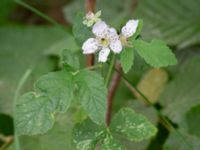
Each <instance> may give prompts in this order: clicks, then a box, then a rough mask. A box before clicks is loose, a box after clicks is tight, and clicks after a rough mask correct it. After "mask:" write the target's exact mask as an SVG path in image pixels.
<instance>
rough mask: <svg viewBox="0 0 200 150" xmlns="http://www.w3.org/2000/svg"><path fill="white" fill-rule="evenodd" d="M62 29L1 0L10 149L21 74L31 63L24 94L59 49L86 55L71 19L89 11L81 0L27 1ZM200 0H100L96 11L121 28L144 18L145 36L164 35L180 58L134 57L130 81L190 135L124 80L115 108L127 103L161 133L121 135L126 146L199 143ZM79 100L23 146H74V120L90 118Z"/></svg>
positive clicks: (3, 141) (5, 142) (2, 78)
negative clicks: (164, 64)
mask: <svg viewBox="0 0 200 150" xmlns="http://www.w3.org/2000/svg"><path fill="white" fill-rule="evenodd" d="M24 2H26V3H27V4H28V5H31V6H33V7H34V8H36V9H38V10H40V11H41V12H43V13H45V14H46V15H48V16H50V17H51V18H53V19H55V20H56V21H57V22H58V23H60V24H62V25H63V26H64V29H63V28H62V29H61V28H59V27H55V26H53V25H52V24H51V23H49V22H48V21H46V20H45V19H43V18H41V17H40V16H38V15H37V14H35V13H33V12H31V11H30V10H28V9H26V8H24V7H22V6H20V5H18V4H17V3H15V2H14V1H13V0H1V1H0V149H6V148H7V149H10V150H11V149H14V148H13V144H12V143H13V99H14V97H15V95H16V88H17V86H18V83H19V80H20V78H21V77H22V76H23V74H24V73H25V72H26V71H27V70H28V69H30V70H31V75H30V76H29V77H28V81H27V82H26V84H25V85H24V86H23V89H22V90H21V93H24V92H25V91H28V90H30V89H31V88H32V85H33V83H34V81H35V80H36V79H37V78H38V77H39V76H40V75H42V74H45V73H47V72H49V71H54V70H58V69H59V68H60V59H59V53H60V51H61V50H63V49H69V50H71V51H74V52H76V53H77V55H79V56H80V60H81V61H82V63H81V64H82V65H83V66H84V62H85V58H84V56H83V55H82V54H81V50H80V48H79V46H78V44H77V43H76V42H75V40H74V38H73V36H72V32H71V26H72V24H73V22H74V18H75V15H76V13H77V12H78V11H84V10H85V7H84V1H83V0H56V1H55V0H24ZM199 6H200V0H123V1H122V0H109V1H108V0H97V6H96V10H102V12H103V18H104V19H105V20H106V21H108V22H109V24H111V25H112V26H114V27H116V28H118V29H119V28H120V27H121V26H122V25H123V24H124V22H125V21H126V20H127V19H129V18H141V19H143V21H144V27H143V30H142V34H141V38H143V39H146V40H150V39H152V38H159V39H163V40H164V41H165V42H167V44H168V45H169V46H171V47H172V48H173V50H174V53H175V54H176V56H177V58H178V60H179V63H178V64H177V65H176V66H173V67H168V68H162V69H152V68H150V67H149V66H148V65H147V64H145V62H144V61H143V60H142V59H141V58H139V57H137V56H136V60H135V62H134V67H133V69H132V71H131V72H129V73H128V75H127V76H128V78H129V79H130V80H131V81H132V84H135V85H137V87H138V88H139V89H140V90H141V91H142V92H143V93H145V95H147V97H148V98H149V99H152V102H153V103H154V104H155V105H156V107H157V109H159V110H161V111H162V112H163V114H164V115H166V116H167V118H168V119H169V120H170V122H171V123H172V124H173V125H174V126H175V127H176V129H177V130H178V131H179V132H180V133H181V134H182V135H183V136H184V137H185V141H184V140H183V138H181V136H180V135H177V134H176V133H174V132H168V131H167V130H166V128H165V127H164V126H163V125H162V124H161V119H160V118H159V116H158V115H157V113H156V111H155V109H153V108H152V107H150V106H148V105H147V104H145V103H144V101H143V99H142V98H141V97H140V96H139V95H137V93H136V92H135V91H134V90H133V89H131V88H130V87H129V86H127V85H126V84H124V82H123V81H122V80H121V82H120V85H119V87H118V89H117V93H116V95H115V101H114V110H113V113H115V112H116V111H117V110H118V109H119V108H121V107H122V106H129V107H132V108H133V109H135V110H136V112H139V113H142V114H144V115H145V116H147V117H148V118H149V120H150V121H152V123H154V124H155V125H156V126H157V127H158V128H159V132H158V134H157V135H156V137H154V138H153V139H150V140H146V141H143V142H138V143H136V142H127V141H126V140H124V139H121V141H123V142H124V144H125V145H126V147H127V149H130V150H131V149H132V148H133V147H134V149H136V150H162V149H164V150H186V149H188V147H187V145H186V144H185V143H186V141H187V142H188V143H189V144H190V145H191V147H192V148H193V149H194V150H199V148H200V142H199V141H200V132H199V131H200V126H199V123H200V80H199V79H200V9H199ZM85 117H86V116H85V114H84V112H83V110H80V109H79V106H77V105H76V104H74V107H73V108H71V109H70V111H69V112H68V113H66V114H63V115H58V116H57V121H56V124H55V126H54V128H53V129H52V130H51V131H49V132H48V133H46V134H44V135H40V136H39V135H38V136H34V137H28V136H22V137H20V143H21V149H22V150H32V149H33V150H36V149H37V150H47V149H48V150H64V149H66V148H67V149H69V150H73V149H74V147H73V145H72V144H71V141H72V135H71V134H72V128H73V125H74V124H75V123H77V122H79V121H80V120H82V119H83V118H85Z"/></svg>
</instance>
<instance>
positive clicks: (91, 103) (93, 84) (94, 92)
mask: <svg viewBox="0 0 200 150" xmlns="http://www.w3.org/2000/svg"><path fill="white" fill-rule="evenodd" d="M76 83H77V85H78V96H79V97H80V102H81V105H82V106H83V108H84V109H85V111H86V112H87V113H88V114H89V116H90V117H91V119H92V120H93V121H94V122H96V123H98V124H103V123H104V122H105V114H106V97H107V89H106V87H105V85H104V80H103V78H102V77H101V76H100V75H99V74H97V73H95V72H93V71H89V70H82V71H80V72H79V73H78V74H77V76H76Z"/></svg>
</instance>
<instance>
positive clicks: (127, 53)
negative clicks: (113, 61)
mask: <svg viewBox="0 0 200 150" xmlns="http://www.w3.org/2000/svg"><path fill="white" fill-rule="evenodd" d="M133 61H134V50H133V48H129V47H127V48H124V49H123V50H122V52H121V54H120V62H121V65H122V69H123V71H124V72H125V73H127V72H128V71H129V70H130V69H131V67H132V66H133Z"/></svg>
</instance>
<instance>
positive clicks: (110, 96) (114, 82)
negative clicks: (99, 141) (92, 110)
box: [106, 62, 121, 126]
mask: <svg viewBox="0 0 200 150" xmlns="http://www.w3.org/2000/svg"><path fill="white" fill-rule="evenodd" d="M115 67H116V68H117V69H118V70H120V69H121V65H120V63H119V62H117V63H116V65H115ZM120 79H121V75H120V74H119V73H118V72H115V73H114V74H113V76H112V79H111V82H110V84H109V89H108V96H107V111H106V125H107V126H109V124H110V121H111V114H112V104H113V98H114V95H115V93H116V90H117V87H118V85H119V82H120Z"/></svg>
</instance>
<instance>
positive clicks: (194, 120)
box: [184, 105, 200, 138]
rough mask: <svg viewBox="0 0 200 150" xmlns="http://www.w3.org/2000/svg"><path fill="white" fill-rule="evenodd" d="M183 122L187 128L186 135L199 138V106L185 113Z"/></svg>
mask: <svg viewBox="0 0 200 150" xmlns="http://www.w3.org/2000/svg"><path fill="white" fill-rule="evenodd" d="M184 122H185V124H186V126H187V130H188V133H190V134H191V135H195V136H197V137H199V138H200V130H199V122H200V105H197V106H195V107H193V108H191V109H190V111H189V112H187V113H186V115H185V119H184Z"/></svg>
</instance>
